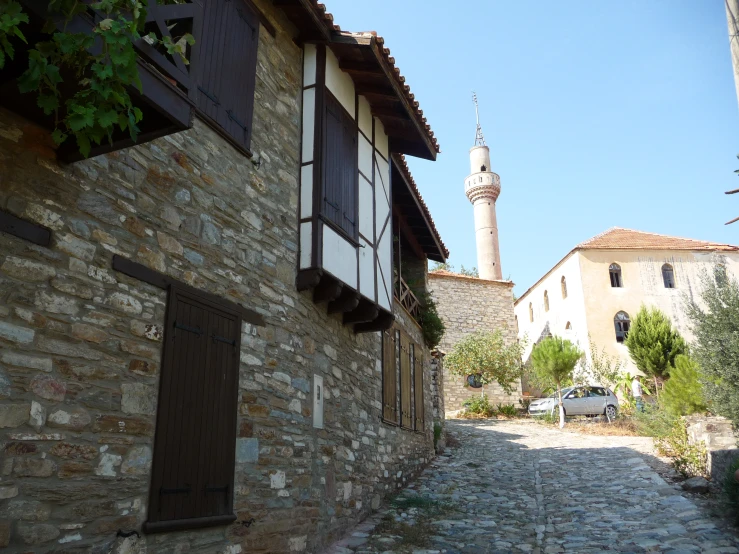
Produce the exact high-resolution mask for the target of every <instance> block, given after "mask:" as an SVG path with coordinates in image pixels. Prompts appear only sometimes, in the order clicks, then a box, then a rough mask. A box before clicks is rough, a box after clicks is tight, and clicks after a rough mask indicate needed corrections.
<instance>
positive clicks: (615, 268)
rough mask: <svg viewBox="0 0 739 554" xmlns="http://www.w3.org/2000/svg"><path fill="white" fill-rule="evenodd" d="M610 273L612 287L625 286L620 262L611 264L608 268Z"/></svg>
mask: <svg viewBox="0 0 739 554" xmlns="http://www.w3.org/2000/svg"><path fill="white" fill-rule="evenodd" d="M608 273H609V274H610V276H611V287H613V288H621V287H623V286H624V285H623V281H622V280H621V266H620V265H618V264H611V267H609V268H608Z"/></svg>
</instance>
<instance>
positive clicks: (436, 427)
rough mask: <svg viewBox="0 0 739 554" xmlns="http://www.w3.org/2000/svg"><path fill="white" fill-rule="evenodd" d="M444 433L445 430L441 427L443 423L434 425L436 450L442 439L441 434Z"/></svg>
mask: <svg viewBox="0 0 739 554" xmlns="http://www.w3.org/2000/svg"><path fill="white" fill-rule="evenodd" d="M443 432H444V428H443V427H442V426H441V423H439V422H438V421H437V422H435V423H434V449H436V445H437V444H439V440H440V439H441V434H442V433H443Z"/></svg>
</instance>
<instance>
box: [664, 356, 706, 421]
mask: <svg viewBox="0 0 739 554" xmlns="http://www.w3.org/2000/svg"><path fill="white" fill-rule="evenodd" d="M698 379H699V372H698V364H696V363H695V362H694V361H693V360H692V359H691V358H690V357H688V356H686V355H684V354H680V355H679V356H677V357H676V358H675V366H674V367H671V368H670V380H669V381H667V384H665V391H664V392H663V393H662V402H663V403H664V406H665V409H666V410H667V411H668V412H670V413H671V414H672V415H674V416H684V415H690V414H694V413H696V412H703V411H705V410H706V404H705V401H704V400H703V387H702V385H701V383H700V381H699V380H698Z"/></svg>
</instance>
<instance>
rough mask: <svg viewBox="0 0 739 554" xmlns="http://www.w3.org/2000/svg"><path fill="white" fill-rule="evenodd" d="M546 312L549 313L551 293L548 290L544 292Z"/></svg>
mask: <svg viewBox="0 0 739 554" xmlns="http://www.w3.org/2000/svg"><path fill="white" fill-rule="evenodd" d="M544 311H545V312H548V311H549V292H548V291H546V290H545V291H544Z"/></svg>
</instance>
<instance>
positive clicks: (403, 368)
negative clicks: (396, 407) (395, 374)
mask: <svg viewBox="0 0 739 554" xmlns="http://www.w3.org/2000/svg"><path fill="white" fill-rule="evenodd" d="M411 383H412V379H411V343H410V339H409V338H408V335H406V334H405V333H404V332H403V331H401V332H400V414H401V418H400V424H401V426H402V427H405V428H406V429H413V414H412V413H411Z"/></svg>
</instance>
